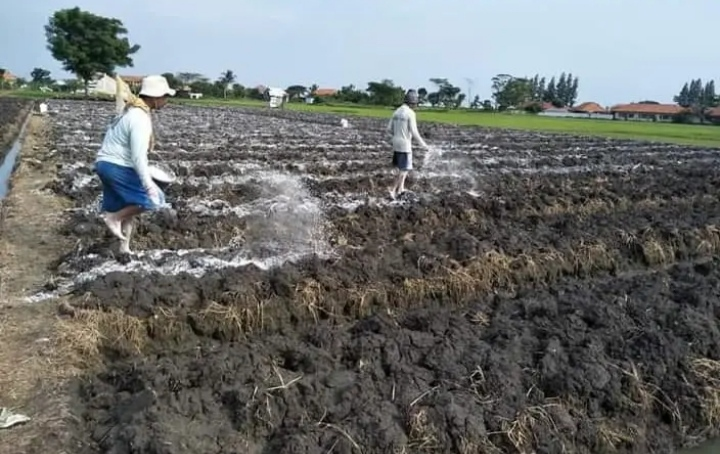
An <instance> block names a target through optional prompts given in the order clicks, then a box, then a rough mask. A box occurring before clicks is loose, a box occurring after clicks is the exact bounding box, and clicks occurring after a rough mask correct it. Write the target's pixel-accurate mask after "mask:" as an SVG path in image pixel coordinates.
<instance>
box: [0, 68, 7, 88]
mask: <svg viewBox="0 0 720 454" xmlns="http://www.w3.org/2000/svg"><path fill="white" fill-rule="evenodd" d="M5 74H7V69H5V68H0V90H2V89H4V88H5Z"/></svg>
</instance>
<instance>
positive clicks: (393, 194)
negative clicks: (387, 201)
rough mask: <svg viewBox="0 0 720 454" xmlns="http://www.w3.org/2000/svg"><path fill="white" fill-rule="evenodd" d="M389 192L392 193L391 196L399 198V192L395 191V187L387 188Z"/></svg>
mask: <svg viewBox="0 0 720 454" xmlns="http://www.w3.org/2000/svg"><path fill="white" fill-rule="evenodd" d="M387 191H388V194H390V198H391V199H393V200H395V199H396V198H397V194H396V193H395V188H387Z"/></svg>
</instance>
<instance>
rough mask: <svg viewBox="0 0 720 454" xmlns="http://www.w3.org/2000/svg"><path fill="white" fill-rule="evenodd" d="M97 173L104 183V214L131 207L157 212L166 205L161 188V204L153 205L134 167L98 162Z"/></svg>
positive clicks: (159, 192) (96, 164)
mask: <svg viewBox="0 0 720 454" xmlns="http://www.w3.org/2000/svg"><path fill="white" fill-rule="evenodd" d="M95 173H97V175H98V176H99V177H100V181H101V182H102V188H103V195H102V206H101V210H102V211H104V212H108V213H114V212H116V211H120V210H122V209H123V208H125V207H127V206H131V205H134V206H139V207H140V208H142V209H143V210H156V209H158V208H160V206H161V205H163V204H164V203H165V194H164V193H163V192H162V190H160V188H158V194H159V196H160V204H159V205H156V204H155V203H153V201H152V200H151V199H150V197H148V195H147V192H146V191H145V187H144V186H143V184H142V182H141V181H140V177H139V176H138V173H137V172H136V171H135V169H134V168H132V167H125V166H120V165H117V164H113V163H110V162H106V161H97V162H96V163H95Z"/></svg>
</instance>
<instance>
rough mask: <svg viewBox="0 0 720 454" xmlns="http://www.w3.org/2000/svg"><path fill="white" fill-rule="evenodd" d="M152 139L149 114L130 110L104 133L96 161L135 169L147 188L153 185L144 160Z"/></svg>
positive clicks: (115, 119) (146, 157) (146, 161)
mask: <svg viewBox="0 0 720 454" xmlns="http://www.w3.org/2000/svg"><path fill="white" fill-rule="evenodd" d="M151 136H152V119H151V118H150V114H148V113H146V112H145V111H144V110H142V109H140V108H138V107H131V108H130V109H128V111H127V112H125V113H124V114H122V115H121V116H119V117H116V118H114V119H113V121H112V123H111V124H110V127H109V128H108V130H107V131H106V132H105V138H104V139H103V142H102V145H101V146H100V151H99V152H98V155H97V161H106V162H110V163H113V164H117V165H119V166H124V167H132V168H134V169H135V171H136V172H137V173H138V176H139V177H140V181H142V183H143V185H144V186H145V188H148V187H150V185H151V184H152V178H151V177H150V170H149V168H148V156H147V155H148V148H149V147H150V137H151Z"/></svg>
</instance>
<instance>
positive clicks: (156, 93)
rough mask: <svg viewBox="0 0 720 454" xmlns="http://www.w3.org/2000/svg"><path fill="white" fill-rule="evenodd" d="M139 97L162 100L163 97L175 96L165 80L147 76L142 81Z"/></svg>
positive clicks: (161, 77) (160, 77) (159, 77)
mask: <svg viewBox="0 0 720 454" xmlns="http://www.w3.org/2000/svg"><path fill="white" fill-rule="evenodd" d="M140 95H141V96H150V97H151V98H162V97H163V96H175V90H173V89H172V88H170V85H168V81H167V79H166V78H164V77H163V76H147V77H144V78H143V80H142V86H141V87H140Z"/></svg>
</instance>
